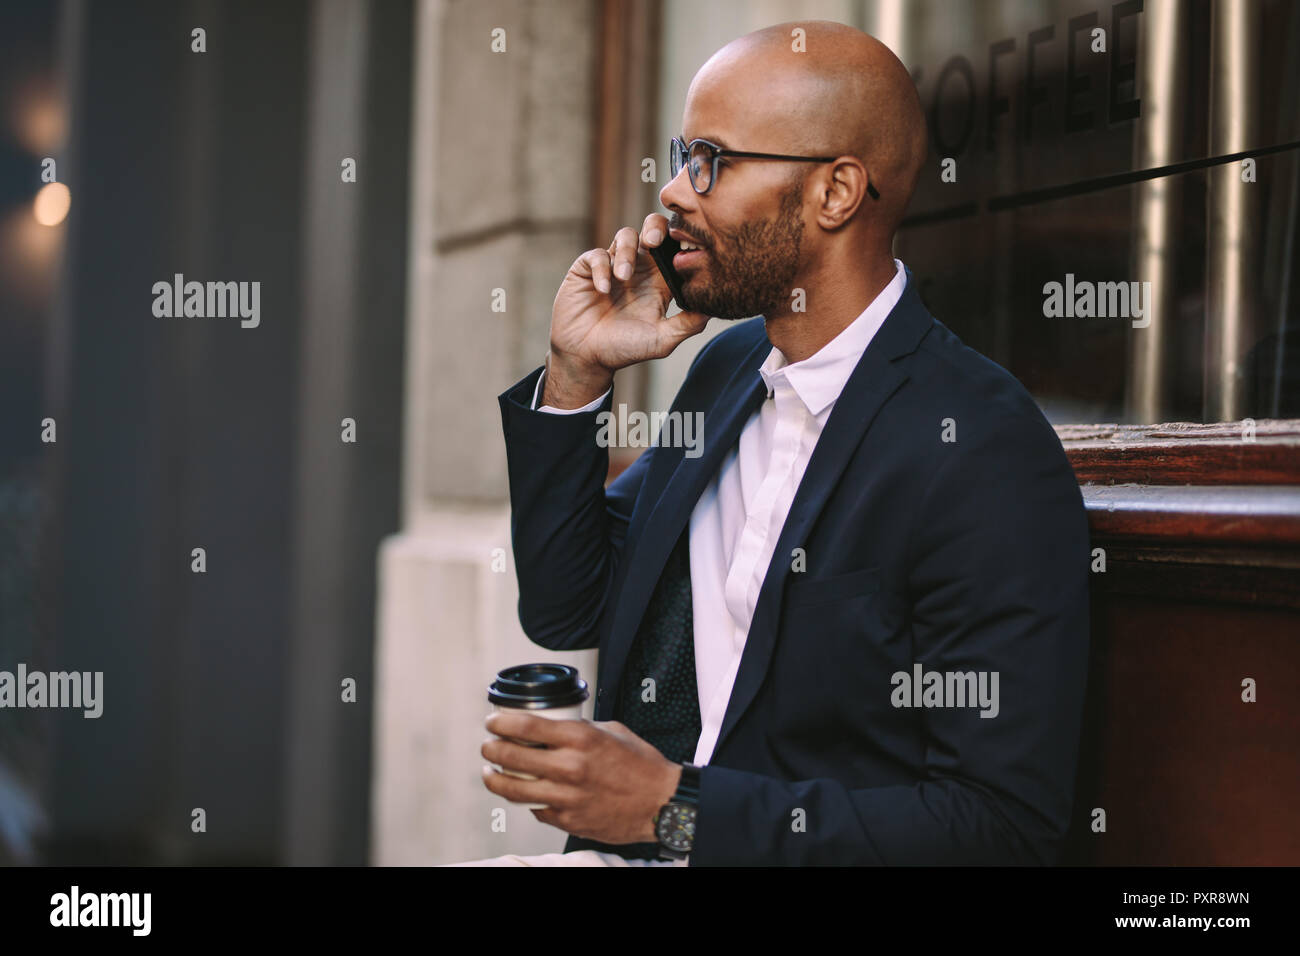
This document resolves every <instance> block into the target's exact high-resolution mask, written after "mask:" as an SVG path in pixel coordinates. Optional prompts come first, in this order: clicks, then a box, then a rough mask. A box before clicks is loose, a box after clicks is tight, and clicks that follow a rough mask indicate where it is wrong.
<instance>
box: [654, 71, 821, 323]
mask: <svg viewBox="0 0 1300 956" xmlns="http://www.w3.org/2000/svg"><path fill="white" fill-rule="evenodd" d="M722 94H723V91H719V90H717V89H712V88H706V89H704V90H700V91H697V90H696V89H695V88H694V87H693V88H692V90H691V93H689V94H688V95H687V100H686V110H685V113H684V114H683V122H684V124H685V125H684V129H683V131H682V132H683V136H684V140H685V142H687V143H689V142H690V141H691V140H692V139H694V138H696V137H698V138H701V139H707V140H708V141H709V142H712V143H716V144H717V145H719V146H723V147H727V148H730V149H741V150H750V151H755V152H777V153H779V152H792V153H793V152H798V150H791V149H786V148H785V147H786V145H787V144H786V142H785V141H784V140H782V139H778V138H776V137H774V136H772V135H771V134H770V132H769V131H767V130H764V129H763V123H762V122H761V121H758V122H753V123H745V122H741V121H737V120H736V119H735V118H734V117H736V116H737V115H738V114H746V113H752V112H754V110H753V104H752V103H751V104H748V106H749V110H746V109H745V106H746V104H745V103H744V102H743V101H742V102H737V98H736V97H734V96H731V97H729V96H724V95H722ZM792 166H794V167H795V168H794V169H792V168H791V167H792ZM806 175H807V169H806V168H805V167H803V166H802V165H801V164H790V163H779V162H769V161H767V160H758V159H734V158H731V157H727V156H722V157H719V159H718V176H717V179H716V180H715V181H714V183H713V188H712V189H711V190H710V191H709V192H708V194H707V195H704V196H701V195H699V194H698V193H696V192H695V190H694V188H693V187H692V186H691V181H690V174H689V173H688V171H687V169H686V168H685V167H683V168H682V170H681V172H679V173H678V174H677V176H676V177H674V178H673V180H672V181H671V182H669V183H668V184H667V185H666V186H664V188H663V189H662V190H660V192H659V200H660V202H662V203H663V205H664V208H665V209H667V210H668V211H669V212H670V213H671V215H669V217H668V227H669V228H670V229H679V230H681V231H682V232H684V233H685V234H686V235H688V236H689V237H690V238H691V241H692V242H695V243H696V244H698V245H700V246H702V247H703V250H704V251H703V254H702V255H698V256H694V257H692V258H693V259H694V260H695V262H694V263H692V264H689V265H683V267H682V268H681V269H680V270H679V271H680V273H681V277H682V291H683V294H684V297H685V298H686V299H687V302H686V303H684V304H683V303H678V304H679V305H682V306H683V308H689V309H690V310H692V311H695V312H703V313H704V314H706V315H711V316H715V317H717V318H721V319H743V318H748V317H749V316H753V315H769V314H771V313H772V312H773V311H784V310H785V309H788V307H789V305H790V296H791V293H792V290H793V288H794V286H795V284H796V281H795V280H796V276H797V275H798V272H799V269H800V265H801V260H800V246H801V243H802V239H803V215H802V213H803V194H804V185H803V184H804V181H805V179H806Z"/></svg>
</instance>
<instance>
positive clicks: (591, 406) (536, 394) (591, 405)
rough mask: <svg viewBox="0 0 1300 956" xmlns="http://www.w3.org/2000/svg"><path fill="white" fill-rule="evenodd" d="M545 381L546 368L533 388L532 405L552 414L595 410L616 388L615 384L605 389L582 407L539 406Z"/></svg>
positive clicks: (571, 413)
mask: <svg viewBox="0 0 1300 956" xmlns="http://www.w3.org/2000/svg"><path fill="white" fill-rule="evenodd" d="M545 383H546V369H542V374H541V375H539V376H537V387H536V388H535V389H533V406H532V407H533V410H534V411H538V412H550V413H551V414H552V415H577V414H579V413H580V412H594V411H595V410H596V409H598V408H600V406H601V404H602V403H603V402H604V401H605V396H606V395H608V394H609V393H610V392H612V391H613V390H614V386H612V385H611V386H610V387H609V388H607V389H605V391H604V392H602V393H601V396H600V398H597V399H594V400H593V401H590V402H588V403H587V404H586V405H583V406H582V407H581V408H556V407H555V406H554V405H542V406H538V404H537V403H538V402H540V401H541V400H542V388H543V387H544V386H545Z"/></svg>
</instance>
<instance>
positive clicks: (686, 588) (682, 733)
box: [617, 521, 700, 763]
mask: <svg viewBox="0 0 1300 956" xmlns="http://www.w3.org/2000/svg"><path fill="white" fill-rule="evenodd" d="M690 537H691V526H690V521H687V522H686V529H685V530H684V531H683V532H682V534H681V537H680V538H678V539H677V544H676V545H675V546H674V547H673V551H672V554H670V555H669V556H668V563H667V564H666V565H664V570H663V574H661V575H660V576H659V583H658V584H657V585H656V586H655V590H654V594H653V595H651V597H650V604H649V606H648V607H647V608H646V613H645V617H644V618H642V620H641V627H640V629H639V630H638V631H637V634H636V638H635V639H634V640H633V642H632V647H631V648H630V649H629V651H628V657H627V663H626V665H624V668H623V677H622V683H621V686H620V688H619V691H620V692H619V708H618V709H619V711H620V713H621V716H619V717H618V718H617V719H618V720H620V721H622V722H623V723H624V724H627V726H628V728H629V729H631V730H632V731H633V732H634V733H635V734H636V735H637V736H638V737H641V738H643V739H644V740H648V741H649V742H650V743H652V744H654V745H655V747H657V748H658V749H659V752H660V753H662V754H663V755H664V756H665V757H667V758H668V759H669V760H672V761H675V762H678V763H680V762H683V761H686V762H689V761H691V760H693V759H694V758H695V747H696V745H697V744H698V743H699V741H700V701H699V693H698V692H697V690H696V682H695V627H694V618H693V616H692V613H691V554H690ZM647 677H649V678H651V679H652V680H653V681H654V685H653V688H654V695H653V699H650V700H647V699H645V698H646V697H649V696H650V691H649V688H647V687H646V686H643V683H642V682H643V681H644V680H645V679H646V678H647Z"/></svg>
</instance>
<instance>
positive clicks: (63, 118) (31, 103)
mask: <svg viewBox="0 0 1300 956" xmlns="http://www.w3.org/2000/svg"><path fill="white" fill-rule="evenodd" d="M8 113H9V123H10V125H11V126H12V127H13V131H14V135H15V136H16V137H17V139H18V142H20V143H21V144H22V146H23V148H24V149H26V150H27V151H28V152H29V153H31V154H32V155H33V156H40V157H45V156H50V155H52V154H54V153H56V152H58V150H60V149H61V148H62V147H63V145H64V142H65V140H66V139H67V133H68V128H67V126H68V124H67V111H66V110H65V109H64V108H63V101H62V99H61V97H60V96H59V91H58V88H57V87H56V86H55V83H54V80H53V78H52V77H50V76H49V75H40V76H34V77H30V78H28V79H26V80H25V81H23V82H22V83H21V85H20V86H19V87H18V89H16V90H15V91H14V92H13V93H12V94H11V96H10V98H9V108H8Z"/></svg>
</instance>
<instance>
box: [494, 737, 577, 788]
mask: <svg viewBox="0 0 1300 956" xmlns="http://www.w3.org/2000/svg"><path fill="white" fill-rule="evenodd" d="M478 752H479V753H480V754H482V755H483V759H484V760H490V761H492V762H493V763H494V764H498V765H499V766H502V767H505V768H506V769H507V770H517V771H519V772H520V773H527V774H532V775H533V776H534V777H543V778H545V779H547V780H562V779H563V778H564V777H565V776H567V775H568V765H567V764H566V763H564V762H563V758H558V759H557V755H559V754H560V753H561V752H560V751H559V750H552V749H550V748H542V747H529V746H527V745H526V744H521V743H517V742H515V741H513V740H500V739H493V740H488V741H485V742H484V743H483V745H482V746H481V747H479V750H478Z"/></svg>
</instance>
